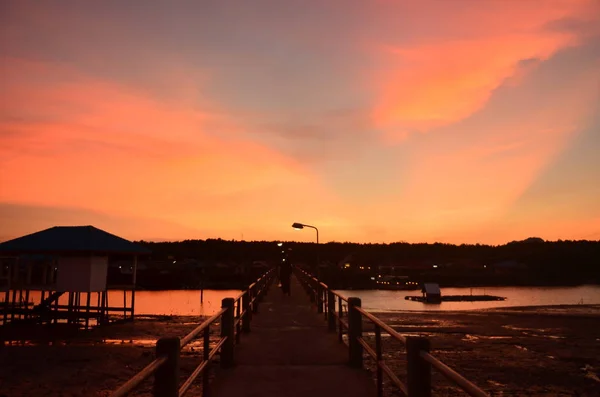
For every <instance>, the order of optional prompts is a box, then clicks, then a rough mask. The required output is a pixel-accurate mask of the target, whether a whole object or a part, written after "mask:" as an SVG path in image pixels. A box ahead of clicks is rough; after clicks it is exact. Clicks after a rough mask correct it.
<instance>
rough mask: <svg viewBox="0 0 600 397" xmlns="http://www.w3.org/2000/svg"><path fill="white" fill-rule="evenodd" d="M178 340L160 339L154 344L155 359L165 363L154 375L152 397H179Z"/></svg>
mask: <svg viewBox="0 0 600 397" xmlns="http://www.w3.org/2000/svg"><path fill="white" fill-rule="evenodd" d="M179 350H180V348H179V338H161V339H159V340H158V341H157V342H156V357H164V356H166V357H167V361H166V362H165V363H164V364H163V365H161V366H160V367H159V368H158V369H157V370H156V372H155V373H154V391H153V395H154V397H178V396H179Z"/></svg>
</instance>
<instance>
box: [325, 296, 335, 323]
mask: <svg viewBox="0 0 600 397" xmlns="http://www.w3.org/2000/svg"><path fill="white" fill-rule="evenodd" d="M327 324H328V325H329V330H330V331H333V332H335V295H334V294H333V291H332V290H331V289H329V290H327Z"/></svg>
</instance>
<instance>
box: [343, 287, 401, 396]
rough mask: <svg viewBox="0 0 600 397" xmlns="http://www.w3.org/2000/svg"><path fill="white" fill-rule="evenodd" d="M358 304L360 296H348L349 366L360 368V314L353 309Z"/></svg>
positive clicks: (359, 304)
mask: <svg viewBox="0 0 600 397" xmlns="http://www.w3.org/2000/svg"><path fill="white" fill-rule="evenodd" d="M360 306H361V301H360V298H348V346H349V347H350V366H351V367H354V368H362V364H363V348H362V345H361V344H360V343H359V342H358V338H361V337H362V316H361V314H360V313H359V312H358V310H354V308H355V307H360ZM411 397H412V396H411Z"/></svg>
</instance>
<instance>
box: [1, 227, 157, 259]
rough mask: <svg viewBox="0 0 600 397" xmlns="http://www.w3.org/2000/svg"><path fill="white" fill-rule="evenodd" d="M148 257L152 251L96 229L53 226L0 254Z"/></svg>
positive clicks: (15, 241)
mask: <svg viewBox="0 0 600 397" xmlns="http://www.w3.org/2000/svg"><path fill="white" fill-rule="evenodd" d="M32 253H36V254H57V253H63V254H68V253H88V254H92V253H93V254H149V253H150V250H149V249H147V248H145V247H142V246H140V245H138V244H134V243H132V242H131V241H129V240H126V239H124V238H121V237H118V236H115V235H114V234H111V233H108V232H105V231H104V230H101V229H98V228H96V227H94V226H54V227H51V228H49V229H46V230H42V231H39V232H36V233H32V234H28V235H26V236H23V237H18V238H16V239H13V240H9V241H5V242H3V243H0V254H32Z"/></svg>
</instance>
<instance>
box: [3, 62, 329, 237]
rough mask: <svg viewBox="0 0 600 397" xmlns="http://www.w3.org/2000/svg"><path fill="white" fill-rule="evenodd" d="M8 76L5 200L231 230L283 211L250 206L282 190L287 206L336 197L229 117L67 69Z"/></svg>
mask: <svg viewBox="0 0 600 397" xmlns="http://www.w3.org/2000/svg"><path fill="white" fill-rule="evenodd" d="M17 65H18V67H17ZM8 70H10V71H11V75H10V79H8V80H7V81H5V82H4V83H3V91H4V92H5V93H6V94H7V95H5V96H3V99H2V102H0V108H2V109H3V113H4V114H5V115H11V117H4V118H3V120H2V121H1V122H0V148H1V149H0V164H1V166H2V170H3V172H2V174H0V186H3V188H2V189H0V201H5V202H18V203H26V204H32V205H47V206H61V207H83V208H94V209H97V210H100V211H104V212H109V213H117V214H118V213H121V214H127V215H134V216H146V217H157V214H160V216H159V217H162V218H164V219H178V220H180V221H181V223H183V224H185V225H193V224H210V225H216V224H221V225H231V224H235V223H236V222H238V221H240V220H245V221H248V219H251V218H253V217H254V218H256V217H257V216H258V217H259V218H260V215H261V214H259V213H258V211H260V210H261V207H262V211H264V216H265V218H268V217H269V216H272V215H273V214H278V213H279V214H280V213H281V209H280V210H279V211H276V209H277V207H278V206H277V205H275V206H274V209H273V208H270V206H266V205H265V200H268V196H265V195H263V196H262V200H263V202H262V203H259V202H257V201H254V207H253V208H243V207H245V206H240V205H239V203H240V202H244V200H245V197H246V196H251V197H252V196H260V194H261V193H263V192H269V191H271V193H273V189H274V190H275V193H276V194H277V195H278V199H279V200H282V201H283V202H285V201H286V200H288V202H289V201H291V202H294V201H296V202H298V201H299V200H298V199H294V197H295V196H297V192H298V191H302V190H303V189H306V190H308V191H313V192H321V195H322V196H323V197H326V196H327V192H326V191H325V190H324V189H323V188H321V187H320V186H319V185H318V182H315V177H314V175H312V174H311V172H309V171H308V170H307V169H305V168H304V167H303V166H302V165H301V164H300V163H298V162H297V161H295V160H292V159H290V158H288V157H285V156H283V155H282V154H280V153H278V152H276V151H273V150H272V149H270V148H268V147H265V146H262V145H260V144H258V143H255V142H252V141H249V140H245V139H235V130H236V129H238V128H240V127H239V126H237V123H236V122H235V121H232V120H230V119H227V118H226V117H225V116H223V114H224V113H225V112H224V111H223V112H217V113H206V112H203V111H201V110H198V109H197V108H195V107H193V106H189V104H185V103H184V104H183V105H178V104H172V103H163V102H160V101H157V100H155V99H153V98H151V97H145V96H141V95H139V93H136V92H133V91H131V90H128V89H126V88H124V87H120V86H118V85H116V84H114V83H110V82H104V81H97V80H93V79H88V78H87V77H86V76H84V75H80V74H78V73H77V72H76V71H75V70H70V69H69V68H65V67H63V66H60V65H58V66H57V65H47V64H37V63H34V64H30V63H26V62H18V63H15V64H14V67H9V68H8ZM32 79H33V80H36V81H35V82H32V81H31V80H32ZM28 82H29V83H28ZM207 123H210V125H211V129H210V130H209V129H208V128H207V127H206V124H207ZM221 133H222V134H223V135H225V136H226V138H221V137H219V135H220V134H221ZM219 201H224V202H229V204H230V206H229V207H227V208H223V206H219V205H218V203H219ZM211 204H214V205H215V207H217V208H219V211H218V212H212V207H211ZM261 204H262V205H261ZM243 211H246V212H244V213H242V212H243Z"/></svg>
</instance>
